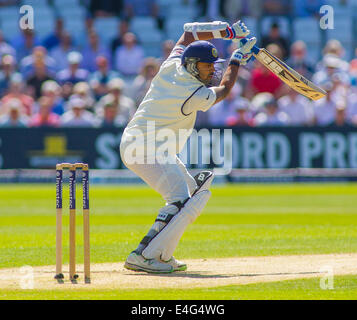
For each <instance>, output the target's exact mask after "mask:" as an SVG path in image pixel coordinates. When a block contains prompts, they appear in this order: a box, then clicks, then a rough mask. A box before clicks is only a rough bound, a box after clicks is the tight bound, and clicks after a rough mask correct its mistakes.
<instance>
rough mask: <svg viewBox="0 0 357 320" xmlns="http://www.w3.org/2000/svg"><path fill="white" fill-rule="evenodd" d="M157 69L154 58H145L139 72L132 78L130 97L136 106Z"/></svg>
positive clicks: (142, 97)
mask: <svg viewBox="0 0 357 320" xmlns="http://www.w3.org/2000/svg"><path fill="white" fill-rule="evenodd" d="M158 71H159V65H158V63H157V62H156V59H154V58H146V59H145V61H144V65H143V67H142V69H141V73H140V74H139V75H138V76H137V77H136V78H135V79H134V81H133V84H132V85H131V86H130V87H131V92H132V94H131V97H132V98H133V99H134V101H135V104H136V106H137V107H138V106H139V104H140V103H141V101H142V100H143V99H144V97H145V95H146V92H147V91H148V89H149V87H150V85H151V81H152V79H153V78H154V77H155V76H156V74H157V72H158Z"/></svg>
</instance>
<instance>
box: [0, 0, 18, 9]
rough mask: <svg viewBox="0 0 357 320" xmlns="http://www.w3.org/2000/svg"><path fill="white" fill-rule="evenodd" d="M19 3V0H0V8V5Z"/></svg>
mask: <svg viewBox="0 0 357 320" xmlns="http://www.w3.org/2000/svg"><path fill="white" fill-rule="evenodd" d="M17 5H19V0H1V1H0V8H1V7H9V6H17Z"/></svg>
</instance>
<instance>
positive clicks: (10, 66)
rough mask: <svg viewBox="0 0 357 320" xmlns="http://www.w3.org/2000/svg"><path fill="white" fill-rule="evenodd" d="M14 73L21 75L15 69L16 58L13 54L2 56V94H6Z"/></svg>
mask: <svg viewBox="0 0 357 320" xmlns="http://www.w3.org/2000/svg"><path fill="white" fill-rule="evenodd" d="M14 75H18V76H21V75H20V74H19V73H17V72H16V71H15V59H14V57H13V56H10V55H4V56H3V57H2V58H1V70H0V96H1V97H2V96H4V95H5V94H6V93H7V91H8V89H9V86H10V81H11V77H13V76H14Z"/></svg>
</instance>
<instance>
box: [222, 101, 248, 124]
mask: <svg viewBox="0 0 357 320" xmlns="http://www.w3.org/2000/svg"><path fill="white" fill-rule="evenodd" d="M249 107H250V102H249V100H248V99H246V98H243V97H237V99H236V101H235V102H234V103H233V109H234V110H235V112H236V113H235V115H234V116H230V117H228V118H227V120H226V125H227V126H230V127H233V126H250V127H252V126H254V117H253V114H252V112H251V111H250V108H249Z"/></svg>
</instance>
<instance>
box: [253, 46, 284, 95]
mask: <svg viewBox="0 0 357 320" xmlns="http://www.w3.org/2000/svg"><path fill="white" fill-rule="evenodd" d="M267 49H268V50H269V51H270V52H271V53H272V54H274V55H276V56H277V54H279V52H280V49H279V47H278V46H277V45H275V44H271V45H269V46H268V48H267ZM283 90H284V88H283V86H282V81H281V80H280V79H279V78H278V77H277V76H276V75H275V74H274V73H272V72H270V71H269V70H268V69H267V68H266V67H265V66H263V65H262V64H260V63H259V62H257V61H256V62H255V64H254V69H253V70H252V72H251V79H250V83H249V84H248V85H247V88H246V96H247V98H248V99H251V98H253V97H254V96H255V95H256V94H257V93H260V92H269V93H272V94H273V95H274V96H275V98H280V97H281V96H282V95H283Z"/></svg>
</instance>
